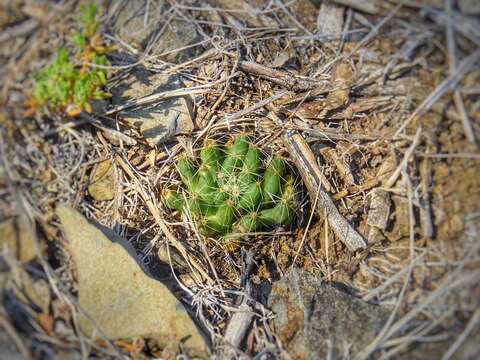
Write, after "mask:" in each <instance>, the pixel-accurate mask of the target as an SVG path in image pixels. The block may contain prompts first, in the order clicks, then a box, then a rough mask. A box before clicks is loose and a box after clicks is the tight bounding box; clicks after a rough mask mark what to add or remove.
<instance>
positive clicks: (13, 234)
mask: <svg viewBox="0 0 480 360" xmlns="http://www.w3.org/2000/svg"><path fill="white" fill-rule="evenodd" d="M0 245H1V247H2V248H3V247H7V248H8V250H9V251H10V252H12V253H13V255H15V257H16V258H17V259H18V260H20V261H21V262H27V261H30V260H32V259H33V258H34V257H35V255H36V250H35V241H34V239H33V238H32V235H31V233H30V229H29V227H28V223H27V221H26V220H25V219H23V218H22V217H14V218H10V219H8V220H5V221H3V222H2V223H0ZM2 250H3V249H2Z"/></svg>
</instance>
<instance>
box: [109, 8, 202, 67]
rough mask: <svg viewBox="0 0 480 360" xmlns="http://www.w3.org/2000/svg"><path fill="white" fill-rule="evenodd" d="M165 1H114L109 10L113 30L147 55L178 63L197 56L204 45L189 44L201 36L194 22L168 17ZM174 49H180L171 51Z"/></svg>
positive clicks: (197, 40)
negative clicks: (147, 51)
mask: <svg viewBox="0 0 480 360" xmlns="http://www.w3.org/2000/svg"><path fill="white" fill-rule="evenodd" d="M167 5H168V3H167V2H166V1H162V0H160V1H148V0H126V1H117V2H113V3H112V5H111V6H110V8H109V11H108V14H109V17H110V24H111V28H112V32H113V33H114V34H116V35H117V36H118V37H119V38H120V39H121V40H123V41H125V42H127V43H129V44H131V45H132V46H134V47H136V48H138V49H140V50H145V49H147V48H149V51H150V52H149V55H159V56H160V57H161V59H163V60H165V61H168V62H173V63H181V62H184V61H187V60H190V59H192V58H193V57H195V56H198V55H199V54H200V53H201V52H202V51H203V48H202V47H201V46H193V47H192V46H190V45H192V44H196V43H198V42H199V41H200V40H201V37H200V35H199V34H198V32H197V29H196V27H195V24H194V23H193V22H188V21H182V20H178V19H171V20H170V21H168V18H169V16H166V15H165V14H167V11H168V8H169V7H168V6H167ZM176 49H182V50H179V51H174V52H172V50H176Z"/></svg>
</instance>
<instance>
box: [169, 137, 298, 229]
mask: <svg viewBox="0 0 480 360" xmlns="http://www.w3.org/2000/svg"><path fill="white" fill-rule="evenodd" d="M262 160H263V159H262V153H261V151H260V150H259V149H258V147H257V146H256V145H253V144H251V143H250V141H249V138H248V136H247V135H238V136H236V137H234V138H232V139H230V141H228V142H227V143H226V144H225V146H224V149H223V150H222V148H221V146H220V145H219V144H218V143H217V141H215V140H213V139H208V140H206V141H205V143H204V147H203V148H202V149H201V150H200V163H199V164H196V161H195V159H188V158H187V157H182V158H181V159H180V160H178V161H177V163H176V167H177V170H178V173H179V175H180V179H181V181H182V183H183V186H184V192H185V194H186V195H185V196H182V195H180V193H179V192H177V191H173V190H167V191H165V192H164V193H163V195H162V197H163V203H164V204H165V205H166V206H167V207H168V208H170V209H172V210H175V211H179V212H184V211H189V213H190V214H191V215H192V216H193V218H194V219H195V221H196V223H197V225H198V230H199V231H200V233H202V234H204V235H207V236H210V235H227V234H230V233H247V232H254V231H258V230H262V229H271V228H273V227H275V226H281V225H288V224H290V223H291V221H292V218H293V210H294V208H295V202H294V181H293V178H292V177H291V176H288V175H287V176H284V173H285V161H284V159H282V158H281V157H279V156H276V157H274V158H272V159H271V160H270V161H269V162H268V164H267V166H266V169H263V167H262Z"/></svg>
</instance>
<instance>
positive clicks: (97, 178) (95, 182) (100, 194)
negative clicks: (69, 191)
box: [88, 160, 117, 201]
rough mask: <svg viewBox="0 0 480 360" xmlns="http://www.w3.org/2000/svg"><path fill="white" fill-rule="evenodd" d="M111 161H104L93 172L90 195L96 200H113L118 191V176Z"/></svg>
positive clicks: (89, 189) (89, 188)
mask: <svg viewBox="0 0 480 360" xmlns="http://www.w3.org/2000/svg"><path fill="white" fill-rule="evenodd" d="M116 175H117V174H116V172H115V168H114V167H113V165H112V163H111V161H110V160H105V161H102V162H101V163H99V164H97V166H96V167H95V169H94V170H93V173H92V177H91V180H90V185H89V186H88V193H89V194H90V196H91V197H93V198H94V199H95V200H99V201H104V200H112V199H113V198H114V197H115V192H116V189H117V176H116Z"/></svg>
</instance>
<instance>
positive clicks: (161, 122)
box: [111, 69, 194, 147]
mask: <svg viewBox="0 0 480 360" xmlns="http://www.w3.org/2000/svg"><path fill="white" fill-rule="evenodd" d="M183 87H184V86H183V84H182V82H181V80H180V78H179V77H178V76H176V75H164V74H153V73H150V72H149V71H147V70H144V69H139V70H135V71H133V72H132V73H131V74H130V75H129V76H128V77H127V78H126V79H125V80H123V81H122V82H121V83H120V84H119V85H117V86H115V87H114V88H113V89H112V91H111V92H112V102H113V105H121V104H124V103H125V102H128V101H132V100H135V99H139V98H142V97H144V96H147V95H151V94H155V93H161V92H165V91H171V90H175V89H178V88H183ZM192 114H193V103H192V100H191V97H190V96H181V97H176V98H172V99H167V100H161V101H159V102H158V103H156V104H154V105H145V106H140V107H138V108H134V109H131V110H128V111H123V112H121V113H119V115H120V116H121V117H122V118H123V119H124V120H125V121H126V122H127V123H128V124H130V126H132V127H136V128H137V129H139V130H140V132H141V133H142V135H143V137H144V138H145V140H146V141H147V143H148V144H149V145H150V146H151V147H155V146H158V145H160V144H162V143H163V142H166V141H168V140H170V139H171V138H172V137H173V136H175V135H177V134H180V133H189V132H190V131H192V130H193V128H194V125H193V121H192V116H193V115H192Z"/></svg>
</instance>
